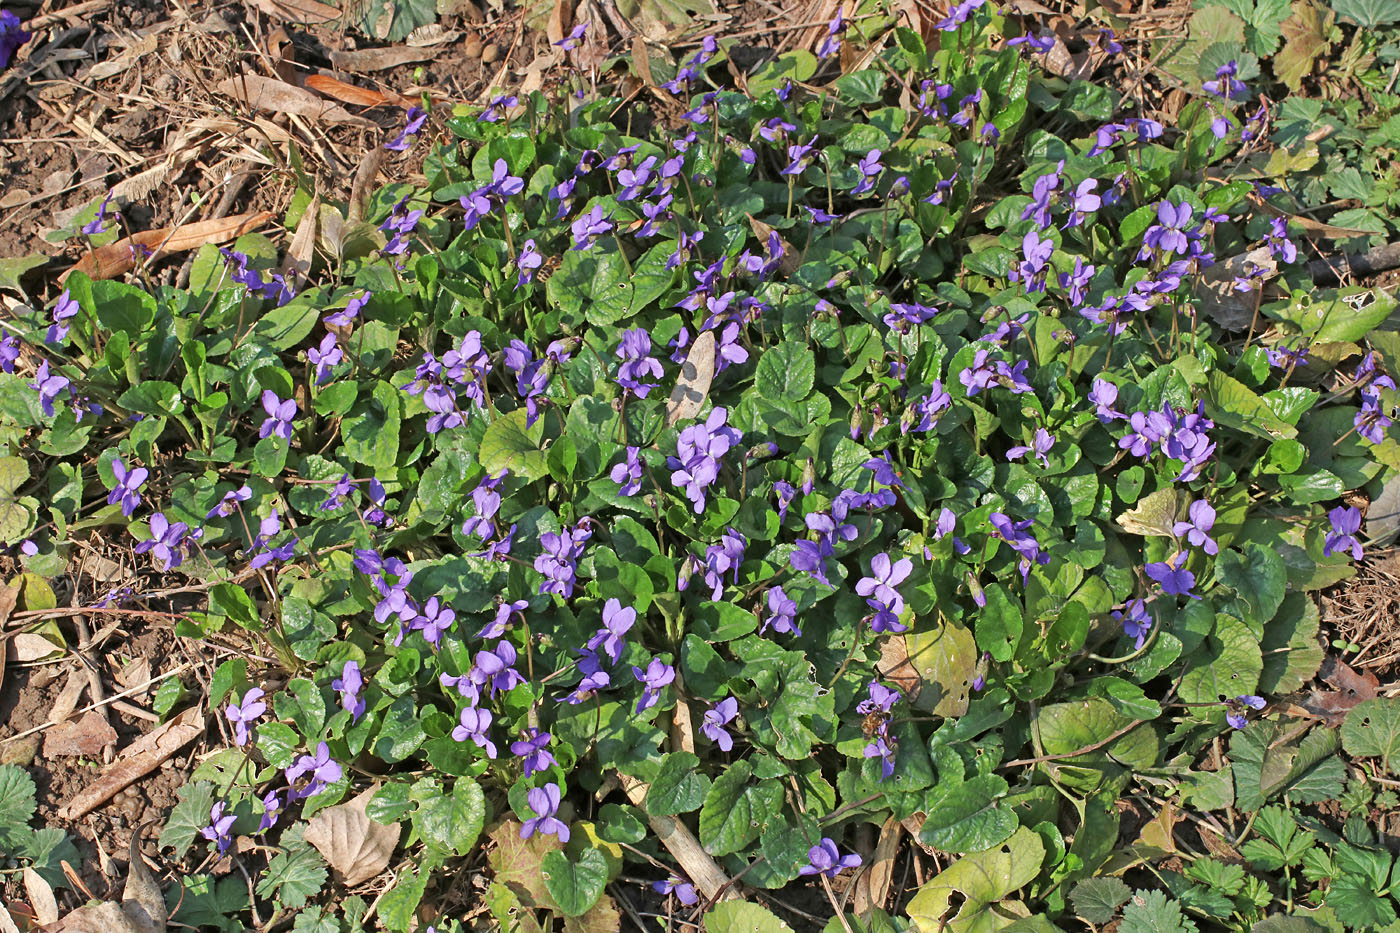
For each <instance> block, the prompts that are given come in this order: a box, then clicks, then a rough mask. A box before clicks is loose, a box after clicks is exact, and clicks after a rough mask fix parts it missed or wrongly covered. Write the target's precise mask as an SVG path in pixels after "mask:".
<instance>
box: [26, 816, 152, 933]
mask: <svg viewBox="0 0 1400 933" xmlns="http://www.w3.org/2000/svg"><path fill="white" fill-rule="evenodd" d="M149 825H150V823H146V824H144V825H142V826H140V827H138V828H137V830H136V832H134V833H132V834H131V845H130V847H129V850H128V851H129V861H128V864H127V878H126V886H125V887H124V888H123V889H122V900H121V903H120V904H117V903H116V902H114V901H101V902H100V903H97V904H87V905H84V906H82V907H79V908H78V909H77V910H75V911H73V912H72V913H70V914H69V915H68V916H66V917H64V918H63V919H62V920H58V919H57V916H56V915H57V911H56V910H55V918H54V920H53V921H51V922H50V923H49V924H48V925H46V926H44V928H43V929H44V930H45V931H46V933H165V929H166V926H167V924H169V922H170V915H169V913H168V912H167V911H166V909H165V896H164V895H163V894H162V893H161V890H160V885H158V884H156V880H155V878H154V877H152V875H151V870H150V869H149V868H147V867H146V863H145V862H144V861H143V860H142V858H141V830H143V829H145V828H146V826H149ZM63 865H64V868H65V869H67V870H68V871H69V875H70V877H76V875H75V874H73V873H72V870H71V868H70V866H69V865H68V863H67V862H64V863H63ZM82 890H83V891H84V892H86V891H87V889H86V888H82ZM89 896H90V894H89Z"/></svg>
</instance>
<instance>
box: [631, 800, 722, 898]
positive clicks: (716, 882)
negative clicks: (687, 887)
mask: <svg viewBox="0 0 1400 933" xmlns="http://www.w3.org/2000/svg"><path fill="white" fill-rule="evenodd" d="M620 778H621V781H622V789H623V791H625V792H626V794H627V799H628V800H630V801H632V803H633V804H634V805H636V806H638V807H641V806H642V804H643V803H644V802H645V800H646V798H647V789H648V787H650V785H649V784H644V783H643V782H642V781H640V780H639V779H637V778H634V777H631V776H630V775H626V774H623V775H620ZM643 809H645V808H643ZM647 822H648V823H650V824H651V830H652V832H654V833H656V835H657V837H658V838H659V839H660V840H661V844H662V845H664V846H665V847H666V849H667V851H669V852H670V853H671V854H672V855H673V856H675V859H676V861H677V862H679V863H680V866H681V869H682V870H683V871H684V872H685V873H686V875H687V876H688V877H689V878H690V880H691V881H693V882H694V883H695V886H696V887H697V888H699V889H700V893H702V894H704V895H705V897H706V899H709V900H714V899H716V895H718V899H719V900H722V901H726V900H728V901H738V900H743V898H742V897H740V896H739V893H738V892H737V891H735V890H734V888H733V886H731V885H730V884H729V876H728V875H726V874H725V873H724V869H723V868H720V867H719V864H718V863H716V862H715V860H714V859H712V858H710V854H709V853H708V852H706V851H705V849H704V847H703V846H701V845H700V840H698V839H696V838H695V836H694V835H693V834H692V833H691V832H690V830H689V829H688V828H687V827H686V825H685V824H684V823H682V822H681V821H680V820H678V819H676V818H675V817H674V816H651V815H650V814H648V815H647Z"/></svg>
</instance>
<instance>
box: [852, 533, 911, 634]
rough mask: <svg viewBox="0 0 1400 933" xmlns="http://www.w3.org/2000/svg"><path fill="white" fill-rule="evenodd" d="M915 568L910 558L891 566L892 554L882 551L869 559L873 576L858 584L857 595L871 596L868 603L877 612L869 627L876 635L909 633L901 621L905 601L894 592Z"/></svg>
mask: <svg viewBox="0 0 1400 933" xmlns="http://www.w3.org/2000/svg"><path fill="white" fill-rule="evenodd" d="M913 569H914V563H913V561H911V560H910V559H909V558H907V557H901V558H900V559H899V560H897V561H894V562H893V563H891V561H890V555H889V554H886V553H884V552H883V551H882V552H881V553H879V554H876V555H875V556H874V557H872V558H870V576H868V577H862V578H861V579H860V580H858V581H857V582H856V594H857V595H860V596H865V597H868V598H867V599H866V600H865V604H866V605H867V606H869V607H870V608H872V609H874V610H875V615H874V616H873V617H872V618H871V620H870V628H871V630H873V631H874V632H875V633H876V634H883V633H885V632H894V633H896V634H898V633H900V632H904V631H908V628H909V627H908V626H907V625H903V624H901V623H900V621H899V614H900V613H901V612H903V611H904V599H903V597H901V596H900V595H899V592H898V591H897V590H896V589H895V587H896V586H898V585H899V584H901V583H903V582H904V580H905V579H906V578H907V577H908V576H909V574H910V573H911V572H912V571H913Z"/></svg>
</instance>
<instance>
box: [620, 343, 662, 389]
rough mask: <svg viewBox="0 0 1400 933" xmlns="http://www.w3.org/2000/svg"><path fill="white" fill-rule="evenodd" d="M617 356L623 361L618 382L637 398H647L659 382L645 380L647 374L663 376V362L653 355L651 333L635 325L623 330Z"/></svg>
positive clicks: (656, 377)
mask: <svg viewBox="0 0 1400 933" xmlns="http://www.w3.org/2000/svg"><path fill="white" fill-rule="evenodd" d="M617 356H618V357H619V358H620V359H621V360H622V361H623V362H622V365H621V366H620V367H618V371H617V384H618V385H619V386H621V387H622V389H623V391H625V392H630V393H632V394H633V395H635V396H637V398H646V397H647V395H648V394H649V393H650V392H651V390H652V389H654V388H656V387H657V386H658V385H660V383H659V382H645V381H643V380H645V379H646V377H647V376H651V377H652V378H655V379H660V378H661V364H660V363H659V362H657V361H656V360H655V359H654V358H653V357H652V356H651V335H650V334H648V333H647V332H646V330H644V329H643V328H640V327H634V328H632V329H631V330H625V331H623V332H622V340H621V341H620V342H619V343H618V345H617Z"/></svg>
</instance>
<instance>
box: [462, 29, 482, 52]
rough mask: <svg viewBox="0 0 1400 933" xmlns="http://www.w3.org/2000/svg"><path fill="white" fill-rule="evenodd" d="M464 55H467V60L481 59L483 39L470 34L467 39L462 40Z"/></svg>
mask: <svg viewBox="0 0 1400 933" xmlns="http://www.w3.org/2000/svg"><path fill="white" fill-rule="evenodd" d="M462 53H463V54H464V55H466V56H467V58H480V57H481V37H480V36H477V35H472V34H468V35H467V38H466V39H464V40H462Z"/></svg>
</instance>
